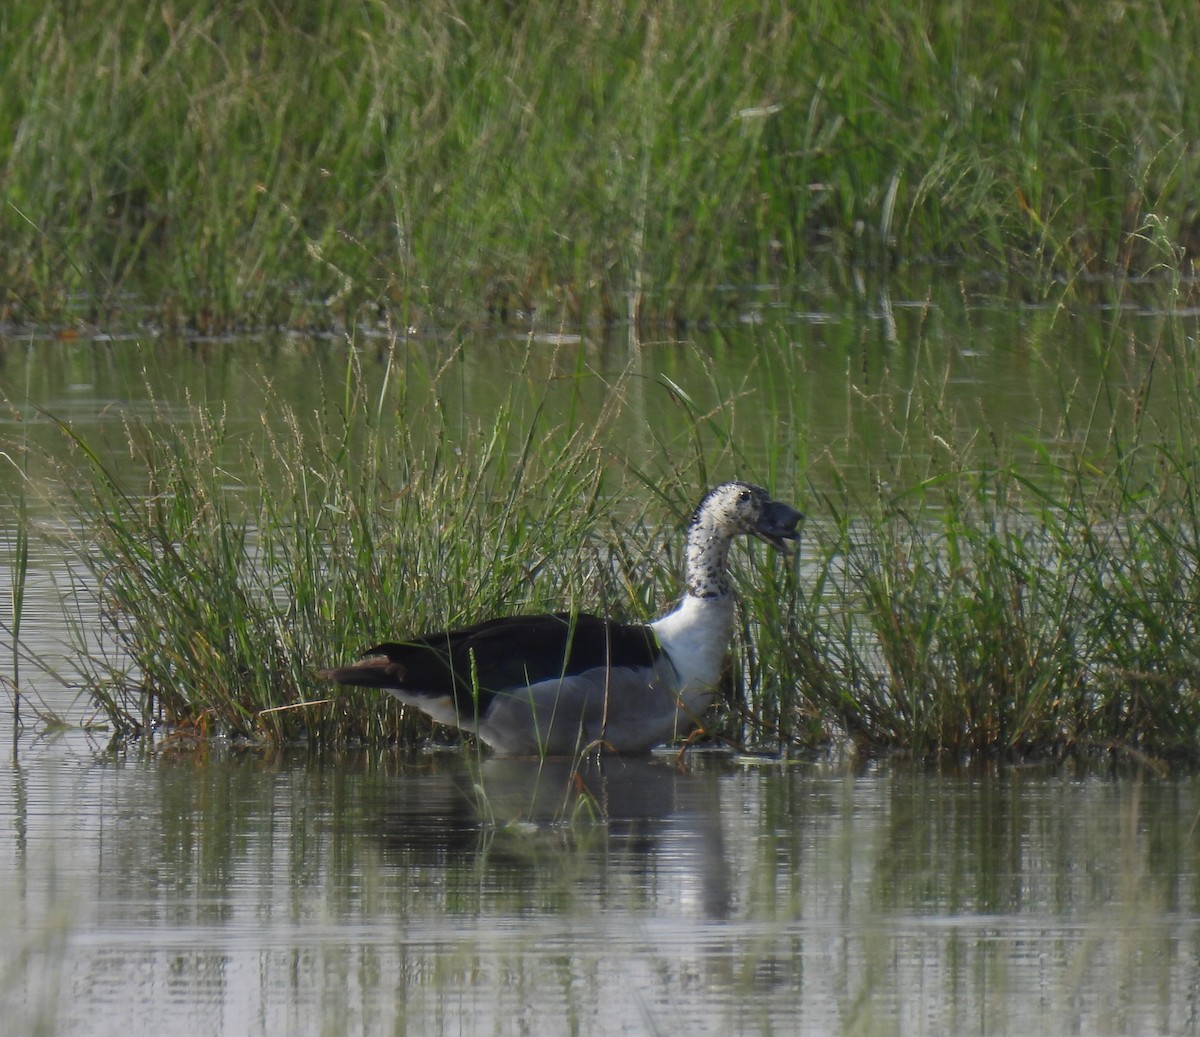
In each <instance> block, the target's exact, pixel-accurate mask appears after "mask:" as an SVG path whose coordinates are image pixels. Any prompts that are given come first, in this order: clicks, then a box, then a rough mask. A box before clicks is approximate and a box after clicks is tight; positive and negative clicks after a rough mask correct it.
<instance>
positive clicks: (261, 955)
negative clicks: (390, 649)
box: [0, 735, 1200, 1035]
mask: <svg viewBox="0 0 1200 1037" xmlns="http://www.w3.org/2000/svg"><path fill="white" fill-rule="evenodd" d="M584 789H586V792H585V791H584ZM0 812H2V813H3V815H4V830H5V831H6V833H7V835H6V837H5V839H4V842H3V851H2V852H3V855H4V856H3V875H4V878H3V880H2V883H0V893H2V894H3V903H4V908H3V916H4V917H5V919H6V921H7V922H8V928H9V931H10V933H11V934H12V935H11V936H10V939H9V940H8V941H7V942H6V945H5V948H4V950H3V952H0V975H3V977H4V986H3V1000H4V1002H5V1005H4V1016H5V1019H6V1020H17V1021H19V1025H17V1026H15V1028H9V1026H10V1025H13V1024H6V1032H9V1033H33V1032H52V1033H63V1034H84V1033H87V1034H91V1035H107V1034H112V1035H124V1034H128V1033H131V1032H153V1033H158V1034H171V1033H180V1034H189V1035H194V1034H209V1033H211V1034H220V1033H239V1034H278V1033H289V1034H326V1033H330V1034H332V1033H339V1034H355V1033H364V1034H365V1033H499V1034H520V1033H537V1034H558V1033H564V1034H567V1033H587V1034H592V1033H654V1032H668V1031H670V1032H680V1031H682V1032H690V1033H702V1034H730V1033H802V1034H828V1033H839V1032H841V1033H902V1034H921V1033H925V1034H945V1033H956V1034H974V1033H988V1034H1028V1033H1071V1032H1075V1033H1088V1034H1095V1033H1130V1034H1142V1033H1190V1032H1195V1031H1196V1030H1197V1029H1200V903H1198V902H1197V895H1198V893H1200V869H1198V868H1197V855H1196V845H1195V838H1194V834H1193V832H1192V827H1193V825H1194V823H1195V820H1196V817H1197V814H1198V812H1200V783H1198V781H1197V779H1195V778H1192V777H1186V778H1178V779H1167V780H1162V779H1155V780H1149V781H1146V780H1141V779H1139V778H1138V777H1137V776H1136V775H1133V774H1127V775H1115V774H1102V773H1101V774H1096V773H1092V774H1089V773H1085V772H1080V773H1075V772H1073V771H1072V770H1071V769H1070V768H1053V767H1026V768H1017V767H1014V768H1007V769H999V770H985V771H978V772H975V773H951V774H934V773H929V772H928V771H923V770H918V769H912V768H906V767H900V766H894V767H887V766H879V767H868V768H865V769H860V770H850V769H847V768H845V767H840V766H834V765H829V764H793V765H781V764H774V763H773V764H770V765H760V764H752V763H746V762H743V761H738V760H733V759H729V758H718V757H711V756H710V757H704V756H695V757H693V758H692V759H691V760H690V761H689V763H688V765H687V766H686V767H685V768H684V769H682V770H680V769H678V768H677V767H676V766H675V763H674V758H673V757H671V756H668V755H663V756H658V757H654V758H652V759H649V760H632V761H630V760H609V761H606V762H605V764H604V765H603V767H602V768H600V769H597V768H595V767H593V768H591V769H590V770H589V771H588V772H587V773H586V775H585V778H584V779H583V782H582V783H579V782H576V781H575V780H574V779H572V778H571V776H570V774H569V773H568V771H567V770H566V769H565V768H564V767H560V766H548V767H546V768H544V769H541V770H539V768H538V767H537V766H536V765H535V764H532V763H526V762H511V761H495V760H493V761H485V762H484V763H483V764H482V766H478V765H476V764H472V763H470V762H464V761H463V760H462V759H461V758H459V757H457V756H453V755H441V756H431V757H417V758H415V759H408V760H402V759H399V758H396V757H389V756H384V757H374V758H371V757H365V756H362V757H347V758H343V759H340V760H333V759H330V758H325V759H318V760H310V759H304V758H286V759H280V760H273V761H267V760H263V759H261V758H259V757H257V756H254V755H250V754H245V755H240V756H239V755H234V754H230V753H227V752H218V751H215V750H209V751H206V752H201V753H179V754H174V753H172V752H170V751H166V752H164V753H163V754H162V755H161V756H160V757H158V758H154V759H144V758H121V757H111V756H107V755H105V754H103V753H95V752H94V751H93V750H92V749H91V747H89V746H88V745H87V744H86V742H85V740H84V739H83V738H82V737H81V736H79V735H70V736H64V737H61V738H59V739H52V740H45V741H43V742H39V743H38V744H37V745H35V746H32V747H30V749H29V750H28V751H27V752H26V753H25V754H24V758H23V759H22V761H21V762H20V764H19V765H18V766H16V767H14V768H13V770H12V781H11V784H10V786H9V789H8V790H7V793H6V795H5V798H4V800H3V805H2V806H0Z"/></svg>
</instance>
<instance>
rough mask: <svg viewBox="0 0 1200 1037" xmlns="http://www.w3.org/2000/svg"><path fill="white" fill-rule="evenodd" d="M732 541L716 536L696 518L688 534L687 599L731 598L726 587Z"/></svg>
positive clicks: (731, 593)
mask: <svg viewBox="0 0 1200 1037" xmlns="http://www.w3.org/2000/svg"><path fill="white" fill-rule="evenodd" d="M730 543H732V538H731V537H730V536H729V534H727V533H719V532H717V531H716V530H715V529H713V528H712V526H710V525H709V524H708V523H707V522H705V521H703V520H702V519H696V520H695V521H694V522H693V523H692V524H691V526H690V527H688V532H687V568H686V570H685V577H684V579H685V582H686V584H687V593H688V596H689V597H693V598H703V599H705V600H715V599H721V598H730V599H732V596H733V591H732V590H731V589H730V586H729V545H730Z"/></svg>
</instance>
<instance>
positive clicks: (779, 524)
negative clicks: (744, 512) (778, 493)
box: [751, 501, 804, 551]
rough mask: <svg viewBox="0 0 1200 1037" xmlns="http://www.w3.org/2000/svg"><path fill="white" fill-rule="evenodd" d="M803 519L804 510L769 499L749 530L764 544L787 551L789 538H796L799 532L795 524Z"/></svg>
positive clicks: (789, 547)
mask: <svg viewBox="0 0 1200 1037" xmlns="http://www.w3.org/2000/svg"><path fill="white" fill-rule="evenodd" d="M803 521H804V512H802V511H797V510H796V509H795V508H793V507H791V506H790V505H787V504H780V503H779V501H771V503H770V504H768V505H767V506H766V507H765V508H763V511H762V514H761V515H760V516H759V518H758V522H757V523H756V524H755V526H754V529H753V530H752V531H751V532H753V533H754V535H755V536H756V537H758V539H759V540H761V541H762V542H763V543H764V544H770V545H771V546H772V547H773V548H775V549H776V550H777V551H788V550H790V549H791V546H790V545H789V544H788V541H789V540H796V539H798V538H799V536H800V534H799V532H798V531H797V528H796V527H797V526H799V525H800V523H801V522H803Z"/></svg>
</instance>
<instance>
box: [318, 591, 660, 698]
mask: <svg viewBox="0 0 1200 1037" xmlns="http://www.w3.org/2000/svg"><path fill="white" fill-rule="evenodd" d="M363 654H364V656H366V658H364V659H363V660H362V661H361V662H359V663H356V664H355V665H353V666H345V667H341V668H338V669H332V670H323V671H322V672H321V674H320V675H321V676H322V677H325V678H327V679H329V680H334V681H337V682H338V683H339V684H350V685H355V686H357V687H364V688H395V689H398V690H401V691H404V692H407V693H408V694H410V695H421V696H429V697H431V698H440V697H442V696H445V695H451V696H453V697H454V698H455V700H456V701H459V702H462V703H463V704H464V705H465V704H466V703H467V702H472V703H476V705H475V706H474V707H473V708H478V709H479V710H480V712H483V711H484V710H486V708H487V704H488V702H489V701H490V700H491V698H492V696H493V695H495V694H497V693H499V692H504V691H511V690H512V689H513V688H522V687H526V686H527V685H530V684H535V683H537V682H538V681H543V680H551V679H553V678H555V677H565V676H570V675H571V674H575V673H582V672H583V671H585V670H590V669H594V668H596V667H598V666H645V667H647V668H649V667H651V666H653V665H654V662H655V660H656V659H657V658H658V657H659V656H660V655H661V654H662V649H661V648H660V647H659V644H658V639H657V638H656V637H655V635H654V631H653V630H651V629H650V627H648V626H643V625H641V624H627V623H614V622H612V621H611V620H607V619H601V618H600V617H599V616H593V615H589V614H588V613H586V612H582V613H575V614H572V613H566V612H557V613H553V614H549V615H540V616H508V617H505V618H503V619H490V620H486V621H485V622H483V623H476V624H475V625H474V626H469V627H463V628H462V629H460V630H446V631H441V632H438V633H434V634H425V635H423V636H421V637H417V638H413V639H412V640H411V641H400V642H385V643H384V644H378V645H375V646H374V647H373V648H369V649H367V651H366V652H364V653H363ZM476 693H478V700H477V702H476V698H475V696H476Z"/></svg>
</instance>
